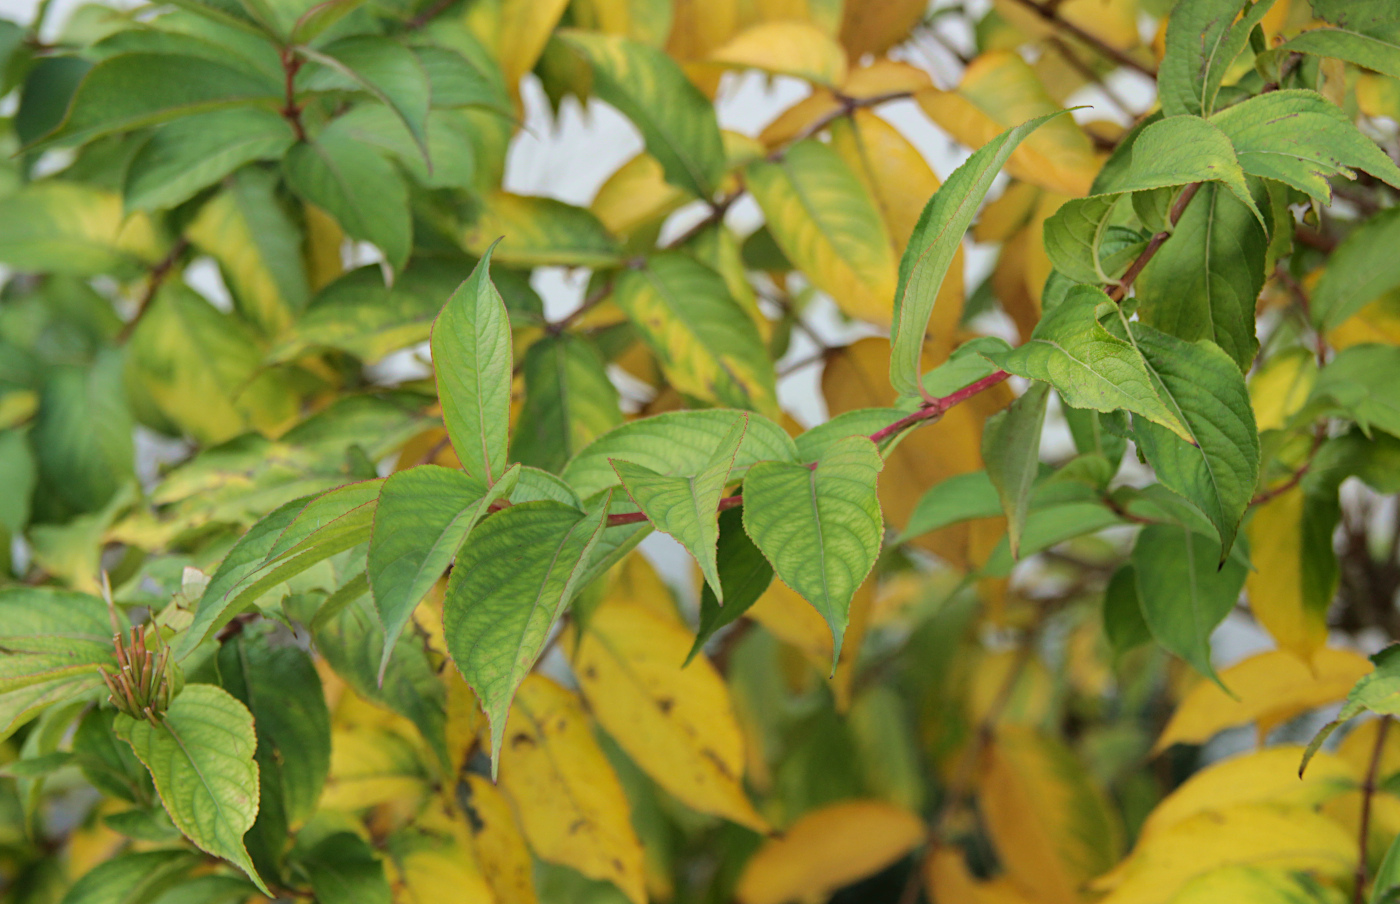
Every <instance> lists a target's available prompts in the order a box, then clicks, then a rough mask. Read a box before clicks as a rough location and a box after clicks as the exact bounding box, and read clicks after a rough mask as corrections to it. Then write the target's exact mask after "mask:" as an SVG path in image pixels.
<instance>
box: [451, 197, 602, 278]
mask: <svg viewBox="0 0 1400 904" xmlns="http://www.w3.org/2000/svg"><path fill="white" fill-rule="evenodd" d="M475 214H476V217H475V219H474V220H473V221H472V222H471V223H469V224H468V225H466V226H465V227H464V228H463V230H462V236H461V242H462V247H463V248H465V249H466V250H467V251H469V252H471V253H472V254H475V255H477V256H478V257H479V256H481V255H483V254H485V253H486V250H487V249H488V248H490V247H491V243H492V242H494V241H496V239H500V240H501V243H500V244H499V245H498V246H496V251H495V254H494V255H493V256H492V259H493V260H495V261H496V262H497V263H501V264H510V265H513V266H521V267H537V266H550V265H558V266H563V267H598V266H606V265H608V264H612V263H616V262H617V260H618V258H619V256H620V254H621V252H620V250H619V249H618V246H617V241H616V240H615V239H614V238H613V237H612V236H611V235H610V234H609V233H608V231H607V230H606V229H605V228H604V227H603V224H602V223H600V222H598V218H597V217H595V216H594V215H593V214H592V213H590V212H589V211H587V210H585V209H583V208H581V207H574V206H572V205H569V204H565V203H564V202H563V201H556V200H554V199H553V198H538V197H531V196H527V195H514V194H511V193H510V192H504V191H501V192H496V193H495V194H492V195H489V196H487V197H485V198H483V199H482V200H481V205H480V207H479V208H478V209H477V210H476V211H475Z"/></svg>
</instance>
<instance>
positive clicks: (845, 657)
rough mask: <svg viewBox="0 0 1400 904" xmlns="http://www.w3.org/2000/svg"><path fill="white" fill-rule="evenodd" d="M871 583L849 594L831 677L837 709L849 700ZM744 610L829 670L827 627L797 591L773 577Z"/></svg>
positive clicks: (821, 669) (825, 672)
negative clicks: (837, 658) (847, 619)
mask: <svg viewBox="0 0 1400 904" xmlns="http://www.w3.org/2000/svg"><path fill="white" fill-rule="evenodd" d="M871 584H872V581H866V582H865V583H864V584H862V585H861V586H860V587H859V589H857V590H856V595H855V596H854V597H852V598H851V620H850V623H849V624H848V625H847V626H846V640H845V642H844V643H843V644H842V645H841V660H840V661H839V662H837V663H836V674H835V675H834V676H832V678H831V693H832V696H833V697H834V698H835V702H836V711H837V712H845V711H846V708H847V707H848V706H850V703H851V682H852V680H853V679H854V678H855V665H856V659H857V657H858V656H859V655H860V645H861V641H862V640H864V639H865V628H866V625H867V624H868V623H869V616H870V604H871V596H872V593H871ZM747 614H748V616H749V618H752V619H753V620H754V621H756V622H758V623H759V624H760V625H762V626H763V627H764V628H766V629H768V631H769V632H770V633H772V634H773V636H774V637H776V638H778V639H779V640H781V641H783V643H786V644H790V645H792V646H793V647H795V648H796V649H797V650H799V651H800V652H801V653H802V656H803V658H805V659H806V660H807V661H808V662H809V663H811V665H812V667H813V668H814V669H816V670H817V671H818V672H819V673H820V674H821V675H822V676H823V677H825V676H826V675H829V674H831V650H832V644H831V629H830V628H829V627H827V624H826V621H825V620H824V619H823V618H822V617H821V615H820V614H818V613H817V610H816V609H814V608H812V605H811V604H810V603H808V602H807V601H806V600H804V599H803V598H802V597H801V596H798V594H797V591H795V590H793V589H792V588H790V587H788V585H786V584H784V583H783V582H782V581H781V580H780V579H778V578H776V577H775V578H773V583H772V584H770V585H769V586H768V589H767V590H765V591H764V592H763V595H762V596H760V597H759V598H758V601H757V602H755V603H754V604H753V608H751V609H749V611H748V613H747Z"/></svg>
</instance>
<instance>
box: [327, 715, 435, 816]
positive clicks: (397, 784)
mask: <svg viewBox="0 0 1400 904" xmlns="http://www.w3.org/2000/svg"><path fill="white" fill-rule="evenodd" d="M428 791H429V786H428V774H427V770H426V769H425V767H424V765H423V761H422V759H421V758H420V757H419V756H418V752H417V751H416V750H414V747H413V744H412V742H410V741H409V740H407V739H406V738H405V737H404V736H403V735H400V734H397V733H395V732H393V731H389V730H387V729H384V728H379V727H377V726H370V725H366V726H363V727H359V728H354V729H340V728H337V729H336V730H334V731H333V732H332V733H331V771H330V774H329V775H328V776H327V778H326V786H325V788H324V789H323V790H322V791H321V799H320V804H319V806H320V808H321V809H322V810H347V811H355V810H363V809H367V808H369V807H373V806H376V805H378V804H382V803H385V802H388V801H398V802H403V803H406V804H407V805H409V806H414V805H415V802H416V801H420V800H422V799H423V798H424V797H425V796H426V795H427V794H428Z"/></svg>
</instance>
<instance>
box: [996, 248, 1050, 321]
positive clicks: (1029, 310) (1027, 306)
mask: <svg viewBox="0 0 1400 904" xmlns="http://www.w3.org/2000/svg"><path fill="white" fill-rule="evenodd" d="M1030 244H1031V232H1030V228H1029V227H1026V228H1023V229H1021V230H1020V231H1018V232H1017V233H1016V234H1015V235H1013V236H1012V237H1011V238H1009V239H1007V240H1006V241H1005V242H1003V243H1002V246H1001V254H999V255H997V264H996V269H995V270H993V271H992V291H993V292H995V293H996V296H997V300H998V301H1000V302H1001V306H1002V309H1003V310H1005V311H1006V313H1007V316H1009V317H1010V318H1011V321H1012V322H1013V323H1015V324H1016V332H1017V333H1019V334H1020V337H1021V339H1022V340H1023V341H1024V340H1025V339H1027V338H1029V337H1030V335H1031V332H1032V331H1033V330H1034V329H1035V325H1036V323H1038V322H1039V321H1040V305H1039V304H1037V303H1036V300H1035V296H1033V295H1032V294H1031V292H1030V279H1029V278H1028V277H1027V275H1026V271H1027V269H1028V258H1029V256H1030Z"/></svg>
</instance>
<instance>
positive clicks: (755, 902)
mask: <svg viewBox="0 0 1400 904" xmlns="http://www.w3.org/2000/svg"><path fill="white" fill-rule="evenodd" d="M923 836H924V825H923V823H922V822H921V821H920V820H919V818H918V817H917V816H915V815H914V814H913V813H910V812H909V811H908V810H905V809H902V808H900V807H896V806H894V805H892V804H887V803H884V802H883V801H873V800H849V801H843V802H841V803H838V804H832V805H831V806H828V807H823V808H822V809H820V810H813V811H811V812H808V813H805V814H803V815H802V816H801V817H800V818H799V819H798V820H797V822H795V823H793V824H792V825H791V826H790V827H788V829H787V831H786V832H785V833H784V834H783V835H782V836H781V837H778V838H774V839H770V840H769V841H767V842H765V843H764V845H763V847H761V848H759V849H758V853H756V854H754V855H753V858H752V859H750V860H749V862H748V864H747V865H746V866H745V867H744V872H743V874H742V875H741V876H740V877H739V884H738V887H737V888H736V890H735V897H736V898H737V899H738V900H739V901H741V902H743V904H787V902H789V901H825V900H826V899H827V897H829V896H830V895H831V893H832V892H833V891H835V890H836V889H838V888H841V887H842V886H844V885H849V884H850V883H851V882H854V881H855V880H857V879H862V878H864V877H866V876H869V875H871V874H872V873H875V872H878V871H880V870H881V869H884V868H885V867H886V866H889V865H890V864H891V863H894V862H895V861H896V860H898V859H899V858H900V857H903V856H904V855H905V854H907V853H908V852H909V851H910V850H912V849H913V848H914V846H915V845H917V844H918V843H919V841H920V839H922V838H923Z"/></svg>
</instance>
